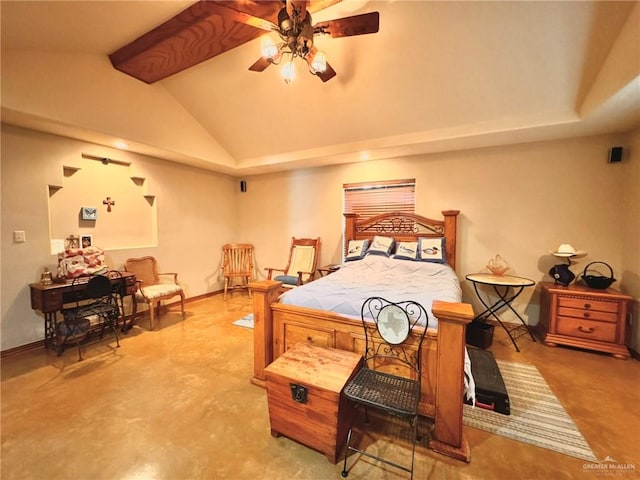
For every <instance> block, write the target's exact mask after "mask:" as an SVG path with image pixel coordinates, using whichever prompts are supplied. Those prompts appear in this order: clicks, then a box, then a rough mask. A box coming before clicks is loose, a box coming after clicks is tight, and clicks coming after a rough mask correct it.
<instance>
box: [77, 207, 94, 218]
mask: <svg viewBox="0 0 640 480" xmlns="http://www.w3.org/2000/svg"><path fill="white" fill-rule="evenodd" d="M81 215H82V220H95V219H97V218H98V209H97V208H96V207H82V211H81Z"/></svg>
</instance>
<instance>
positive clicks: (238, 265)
mask: <svg viewBox="0 0 640 480" xmlns="http://www.w3.org/2000/svg"><path fill="white" fill-rule="evenodd" d="M222 253H223V255H222V274H223V275H224V295H223V299H224V300H226V299H227V290H228V289H232V290H233V289H237V288H239V289H247V291H248V293H249V298H251V289H250V288H249V282H250V281H251V280H252V279H253V245H251V244H250V243H227V244H225V245H223V246H222ZM235 278H239V279H240V282H241V283H240V284H235V285H234V283H233V280H234V279H235Z"/></svg>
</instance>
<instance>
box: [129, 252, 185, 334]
mask: <svg viewBox="0 0 640 480" xmlns="http://www.w3.org/2000/svg"><path fill="white" fill-rule="evenodd" d="M124 269H125V270H126V271H127V272H131V273H133V274H135V276H136V282H137V284H138V291H137V292H136V297H135V301H134V302H133V319H134V321H135V318H136V312H137V305H138V303H146V304H147V306H148V308H149V328H150V329H151V330H153V329H154V326H155V316H154V308H160V302H161V301H162V300H168V299H170V298H173V297H175V296H178V295H179V296H180V309H181V311H182V318H184V316H185V315H184V291H183V290H182V287H181V286H180V284H179V283H178V274H177V273H159V272H158V262H157V260H156V259H155V258H154V257H150V256H147V257H140V258H128V259H127V260H126V261H125V262H124Z"/></svg>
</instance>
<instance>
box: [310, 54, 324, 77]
mask: <svg viewBox="0 0 640 480" xmlns="http://www.w3.org/2000/svg"><path fill="white" fill-rule="evenodd" d="M326 70H327V57H326V56H325V54H324V52H321V51H318V52H316V54H315V56H314V57H313V61H312V62H311V73H323V72H324V71H326Z"/></svg>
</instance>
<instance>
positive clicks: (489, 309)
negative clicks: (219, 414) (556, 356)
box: [473, 283, 536, 352]
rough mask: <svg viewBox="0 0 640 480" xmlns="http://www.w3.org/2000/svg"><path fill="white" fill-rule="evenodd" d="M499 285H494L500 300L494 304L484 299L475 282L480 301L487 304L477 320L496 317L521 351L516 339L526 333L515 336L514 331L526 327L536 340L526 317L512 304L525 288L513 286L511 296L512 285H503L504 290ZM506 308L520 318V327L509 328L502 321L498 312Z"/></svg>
mask: <svg viewBox="0 0 640 480" xmlns="http://www.w3.org/2000/svg"><path fill="white" fill-rule="evenodd" d="M499 287H500V286H498V285H494V286H493V290H494V291H495V292H496V295H498V300H497V301H496V302H495V303H494V304H493V305H489V304H488V303H487V302H485V301H484V299H483V298H482V296H481V295H480V292H479V291H478V286H477V284H476V283H474V284H473V288H474V289H475V291H476V296H477V297H478V299H479V300H480V302H482V304H483V305H484V306H485V310H484V311H483V312H482V313H480V314H479V315H477V316H476V318H475V320H482V321H486V319H487V318H488V317H490V316H491V317H493V318H495V319H496V321H497V322H498V323H499V324H500V326H501V327H502V329H503V330H504V331H505V332H507V335H508V336H509V339H510V340H511V343H513V346H514V347H515V349H516V352H519V351H520V348H519V347H518V344H517V343H516V339H517V338H520V337H521V336H522V335H524V334H525V333H522V334H519V335H516V336H515V337H514V336H513V335H512V331H516V330H520V329H524V330H526V333H528V334H529V336H530V337H531V339H532V340H533V341H534V342H535V341H536V339H535V338H534V336H533V334H532V333H531V331H530V330H529V328H528V327H527V324H526V323H525V321H524V319H523V318H522V317H521V316H520V314H519V313H518V312H517V311H516V310H515V309H514V308H513V306H512V305H511V303H512V302H513V301H514V300H515V299H516V298H517V297H518V295H520V294H521V293H522V291H523V290H524V287H517V288H516V287H512V288H513V294H512V295H510V296H509V295H508V293H509V288H511V287H503V288H504V290H503V291H502V292H501V291H500V289H499ZM504 308H509V309H510V310H511V311H512V312H513V313H514V315H515V316H516V317H517V318H518V320H520V323H522V325H519V326H518V327H516V328H514V329H509V328H507V327H506V325H505V324H504V323H503V322H502V320H501V319H500V317H499V316H498V312H499V311H500V310H502V309H504Z"/></svg>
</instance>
